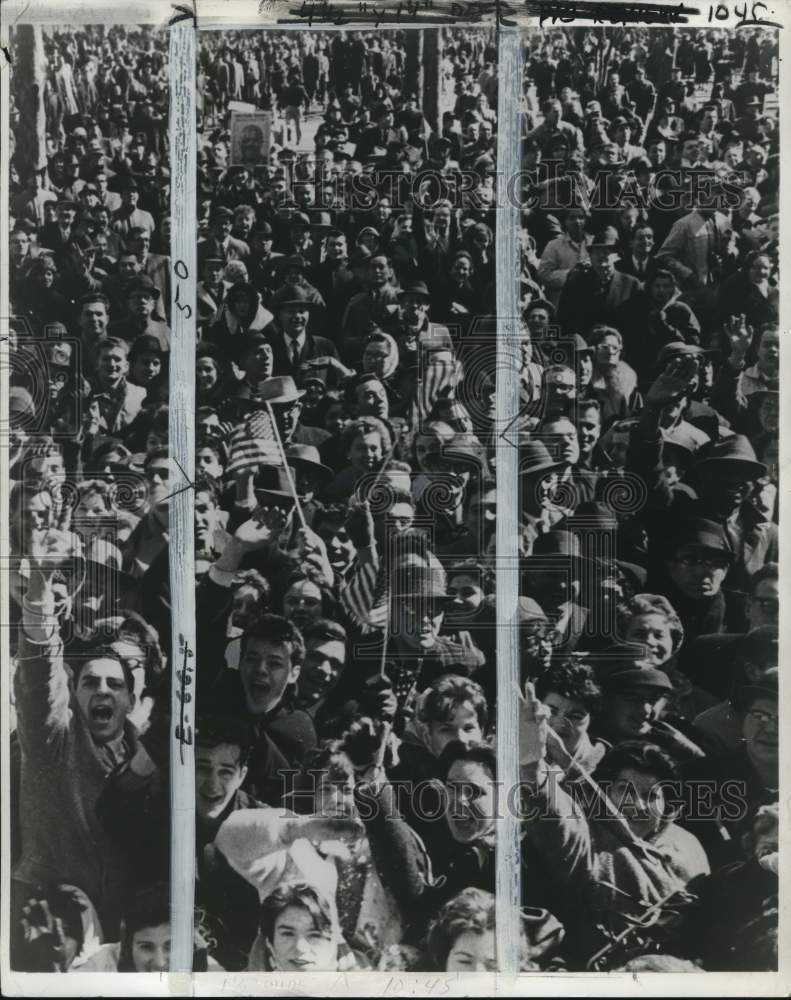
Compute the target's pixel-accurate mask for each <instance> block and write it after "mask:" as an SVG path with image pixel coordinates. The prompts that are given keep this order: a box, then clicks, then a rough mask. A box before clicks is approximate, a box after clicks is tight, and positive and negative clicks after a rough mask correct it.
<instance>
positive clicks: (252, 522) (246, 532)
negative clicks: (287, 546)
mask: <svg viewBox="0 0 791 1000" xmlns="http://www.w3.org/2000/svg"><path fill="white" fill-rule="evenodd" d="M287 520H288V515H287V514H286V512H285V511H284V510H281V509H280V507H257V508H256V509H255V510H254V511H253V514H252V517H251V518H250V519H249V521H245V522H244V523H242V524H240V525H239V527H238V528H237V529H236V531H235V532H234V534H233V537H234V538H235V539H236V541H237V543H238V544H239V545H241V546H242V547H243V548H245V549H248V550H249V551H250V552H253V551H255V550H256V549H261V548H263V547H264V545H266V544H267V543H269V542H272V541H277V539H278V537H279V535H280V533H281V531H283V529H284V528H285V526H286V522H287Z"/></svg>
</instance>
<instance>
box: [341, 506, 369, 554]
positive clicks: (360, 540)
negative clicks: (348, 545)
mask: <svg viewBox="0 0 791 1000" xmlns="http://www.w3.org/2000/svg"><path fill="white" fill-rule="evenodd" d="M346 529H347V531H348V532H349V534H350V535H351V537H352V539H353V540H354V544H355V545H356V546H357V548H358V549H364V548H368V547H370V546H373V545H375V544H376V534H375V530H374V516H373V513H372V512H371V504H370V503H369V502H368V501H367V500H356V499H354V498H352V499H351V500H350V501H349V514H348V518H347V522H346Z"/></svg>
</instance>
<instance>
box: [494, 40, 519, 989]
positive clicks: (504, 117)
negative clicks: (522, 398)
mask: <svg viewBox="0 0 791 1000" xmlns="http://www.w3.org/2000/svg"><path fill="white" fill-rule="evenodd" d="M520 40H521V36H520V34H519V32H518V31H517V30H516V29H515V28H501V29H500V32H499V63H498V78H499V91H498V103H497V237H496V238H497V244H496V245H497V433H498V434H501V435H502V432H503V431H504V430H505V428H506V427H507V426H508V424H509V422H510V421H511V420H513V418H514V416H515V415H516V414H517V413H518V411H519V364H518V363H517V361H516V357H515V346H516V345H517V344H518V341H517V333H518V331H517V330H516V328H515V324H516V317H517V316H518V315H519V281H518V274H519V245H518V233H519V209H518V206H517V204H516V201H515V199H514V197H513V196H512V195H511V194H510V188H511V186H512V183H511V182H512V181H513V180H514V179H515V178H516V177H517V175H518V173H519V170H520V168H521V162H520V160H521V144H520V141H519V139H520V130H521V121H522V115H521V114H520V111H521V106H522V105H521V95H522V58H521V45H520ZM509 437H510V435H509ZM515 440H516V438H515ZM518 466H519V452H518V448H517V447H516V445H511V444H510V443H509V442H508V441H507V440H506V439H505V438H504V437H502V436H501V437H499V438H498V440H497V496H498V504H497V780H498V781H499V782H500V788H501V801H500V808H499V820H498V823H497V853H496V858H497V880H496V883H497V943H498V947H499V956H498V957H499V963H500V970H501V972H503V973H516V972H518V971H519V936H520V935H519V929H520V928H519V910H520V903H521V881H522V880H521V874H522V873H521V864H520V849H519V841H520V825H519V820H518V818H517V816H516V815H515V810H514V809H513V808H509V802H510V801H511V799H512V797H513V790H514V789H515V788H516V786H517V784H518V781H519V768H518V763H519V762H518V759H517V757H518V754H517V750H516V748H517V747H518V746H519V706H518V701H517V698H516V697H515V690H516V689H515V687H514V685H517V686H518V684H519V645H518V644H519V635H518V632H517V629H516V604H517V596H518V594H519V549H518V537H519V531H518V529H519V510H518V506H519V505H518V503H516V502H515V498H516V497H517V496H518V485H519V484H518Z"/></svg>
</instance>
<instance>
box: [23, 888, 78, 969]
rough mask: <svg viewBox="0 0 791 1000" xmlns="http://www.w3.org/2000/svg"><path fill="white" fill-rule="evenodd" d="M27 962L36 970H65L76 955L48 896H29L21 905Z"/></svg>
mask: <svg viewBox="0 0 791 1000" xmlns="http://www.w3.org/2000/svg"><path fill="white" fill-rule="evenodd" d="M22 936H23V939H24V942H25V951H26V952H27V961H26V963H25V964H26V965H27V966H28V967H29V968H30V969H31V970H32V971H35V972H65V971H66V970H67V969H68V967H69V965H70V964H71V961H72V960H73V958H74V956H73V955H69V941H68V939H67V938H66V933H65V931H64V929H63V921H62V920H61V918H60V917H53V916H52V913H51V911H50V908H49V903H48V902H47V900H46V899H29V900H28V901H27V904H26V905H25V906H24V907H23V908H22Z"/></svg>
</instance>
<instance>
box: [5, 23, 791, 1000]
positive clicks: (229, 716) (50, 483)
mask: <svg viewBox="0 0 791 1000" xmlns="http://www.w3.org/2000/svg"><path fill="white" fill-rule="evenodd" d="M780 34H781V32H780V30H779V29H777V28H774V27H769V26H762V25H760V24H759V25H755V26H750V25H748V26H746V27H743V28H742V29H740V30H738V31H735V30H728V29H724V28H719V27H716V26H714V25H709V26H705V27H696V26H676V27H661V28H659V27H656V28H655V27H648V26H645V25H637V24H632V25H629V26H626V27H616V26H612V25H610V26H607V27H600V26H597V27H584V26H558V25H554V26H551V25H549V24H547V25H545V26H544V27H542V29H541V30H533V29H529V30H528V29H525V30H523V31H521V32H520V43H521V56H520V58H521V65H520V73H519V81H518V82H519V87H518V88H517V90H516V92H515V93H514V94H513V95H512V100H511V102H509V103H508V104H506V106H503V101H502V96H501V95H502V94H503V93H504V90H503V81H502V80H499V79H498V67H500V65H501V52H502V49H501V48H500V45H501V39H500V38H499V36H498V30H497V28H496V27H495V26H493V25H489V24H484V23H480V24H470V25H465V24H463V23H461V22H459V23H456V24H445V25H443V26H442V27H441V28H440V27H424V28H420V29H415V28H411V29H409V30H407V29H404V28H400V27H398V26H397V25H392V24H382V25H381V26H378V27H377V28H376V29H374V28H373V27H371V26H370V25H364V24H363V25H360V26H356V25H355V26H344V27H342V28H339V27H333V26H332V25H322V24H315V25H312V26H311V27H310V29H309V30H307V29H306V30H302V29H301V30H288V29H286V28H282V27H277V26H267V27H265V28H252V27H250V28H236V27H232V26H228V27H222V28H221V29H218V28H216V27H214V28H212V29H211V30H209V29H206V30H201V29H200V25H199V24H198V26H197V29H196V31H195V40H194V45H195V53H196V56H197V60H196V68H195V88H194V99H195V103H196V107H197V120H196V123H195V128H196V134H197V156H196V167H197V172H196V175H195V177H194V178H192V177H191V180H192V181H194V186H193V189H194V190H195V191H196V194H197V198H196V203H195V206H194V213H195V215H194V227H192V228H191V229H190V232H191V233H192V232H194V234H195V261H196V265H197V270H196V273H195V274H188V271H187V265H186V264H185V262H184V261H182V260H176V259H174V257H179V253H178V252H175V253H172V246H171V225H172V224H173V225H174V226H175V221H174V222H173V223H172V222H171V180H172V177H171V170H173V171H175V169H176V167H175V161H176V160H177V158H178V157H177V155H176V152H177V151H176V149H175V147H174V136H173V133H172V132H171V131H170V130H169V127H168V121H169V113H170V111H171V110H172V108H171V101H172V100H173V97H172V95H173V92H174V91H173V90H171V84H170V76H169V73H170V67H169V61H168V60H169V49H168V45H169V41H168V32H167V30H165V29H162V28H159V27H154V26H146V25H134V26H132V25H129V26H123V25H117V24H90V23H88V24H83V25H74V24H69V25H66V24H63V25H57V26H55V25H50V24H47V25H45V26H44V27H41V26H40V25H36V26H34V25H31V24H26V23H23V22H22V23H20V24H18V25H17V26H16V27H15V28H14V30H13V31H12V32H11V33H10V36H9V37H10V51H11V52H12V56H13V73H12V74H11V78H10V92H9V107H10V117H9V120H10V132H9V136H8V137H7V138H8V140H9V148H8V151H7V153H6V156H7V162H8V165H9V191H8V195H9V202H8V216H9V226H8V254H7V260H8V282H7V286H8V290H9V305H10V311H11V314H12V315H13V317H14V321H13V324H12V336H11V337H10V340H9V344H8V349H9V352H10V356H11V357H12V363H11V365H10V369H9V370H10V375H9V380H8V404H9V422H8V427H9V447H8V449H7V451H8V457H7V463H8V485H9V492H8V508H7V509H8V524H9V535H8V537H9V540H10V544H9V551H8V553H7V554H8V556H9V560H8V566H9V567H10V569H9V571H8V574H7V575H8V583H9V586H8V588H7V592H8V596H9V600H8V615H9V618H8V621H9V623H10V626H11V627H10V628H9V629H8V630H7V631H8V633H9V647H8V651H9V659H10V664H9V668H8V672H7V678H8V679H9V684H8V686H7V687H5V688H4V691H3V697H4V699H7V701H8V705H9V706H10V726H9V727H8V732H7V733H6V734H5V737H6V742H4V744H3V749H4V754H3V756H7V758H8V774H9V776H10V793H9V799H10V809H9V812H8V823H7V827H8V830H9V836H8V844H7V848H8V849H9V850H10V855H11V868H10V887H9V890H8V903H9V905H8V912H7V913H4V915H3V919H4V920H7V921H8V928H9V938H10V968H11V969H13V970H14V971H16V972H27V973H33V972H39V973H41V972H53V973H54V972H57V973H61V974H69V975H78V974H81V973H88V972H105V973H106V972H159V973H162V972H166V971H169V970H171V959H170V948H171V934H172V929H173V917H172V913H171V905H170V903H171V896H170V892H171V886H172V882H173V880H174V878H175V877H176V875H175V873H174V872H173V871H172V861H171V823H172V820H173V817H172V812H173V810H172V807H171V795H172V792H173V787H172V785H173V781H174V780H176V779H174V777H173V775H174V773H177V770H178V769H176V772H174V770H173V768H172V766H171V762H172V758H173V755H178V754H179V745H180V743H182V744H188V745H189V747H190V760H192V755H194V834H195V836H194V841H195V845H194V846H195V854H194V869H195V898H194V921H193V928H194V955H193V971H196V972H197V971H224V972H226V973H243V972H257V973H264V972H270V973H280V974H288V975H289V981H290V977H291V976H297V974H299V973H302V972H334V973H351V972H359V973H365V972H371V973H373V972H404V973H407V972H414V973H432V974H440V973H459V972H489V973H494V972H498V971H503V960H502V955H503V951H502V949H503V935H504V932H503V929H502V928H500V927H499V926H498V922H497V921H498V919H502V914H503V912H504V911H503V909H502V907H499V906H498V897H497V894H496V886H497V887H500V886H501V881H500V880H498V878H497V873H498V864H502V860H501V859H500V860H499V861H498V856H499V855H500V854H501V853H502V852H501V851H498V846H499V847H502V842H500V841H499V840H498V838H499V837H500V835H501V831H502V830H503V823H502V817H503V814H504V812H505V811H506V810H508V812H509V813H510V814H511V817H513V816H515V817H516V820H517V825H518V841H515V846H516V851H515V852H514V855H513V856H514V857H515V858H516V859H517V864H518V868H519V881H518V885H519V888H518V893H519V898H518V900H517V908H516V914H517V915H516V916H515V918H514V920H515V924H514V927H515V928H516V939H517V942H518V945H517V946H518V961H517V964H518V971H523V972H533V973H539V972H544V973H553V972H565V973H568V972H628V973H642V972H652V971H666V972H682V971H684V972H725V973H740V972H767V973H768V972H776V971H777V970H778V968H779V966H778V962H779V959H778V921H779V914H780V905H779V869H780V847H779V826H780V822H781V820H780V798H781V793H780V784H781V780H780V761H779V751H778V746H779V732H780V709H779V699H780V694H779V692H780V685H779V649H780V642H779V631H778V622H779V606H780V589H779V577H780V567H779V562H780V519H779V508H780V500H781V494H780V490H781V486H780V476H779V466H780V458H779V428H780V339H781V324H780V275H779V270H780V223H779V217H780V190H779V176H780V156H781V149H780V124H779V118H780V112H779V108H780V103H779V98H780ZM506 119H507V120H508V123H509V124H508V133H509V134H510V133H511V131H512V126H511V121H512V119H513V120H514V121H517V120H518V124H519V137H518V146H519V150H518V152H519V161H520V169H519V170H518V171H517V174H518V176H517V177H516V181H517V183H510V184H508V185H504V184H503V183H502V177H500V176H499V175H498V155H501V152H502V143H501V142H500V139H501V138H502V133H503V131H504V130H505V125H504V122H505V121H506ZM512 180H513V178H512ZM506 187H507V188H508V190H509V191H510V195H509V197H511V196H512V197H513V199H515V202H516V204H514V203H511V204H510V205H509V207H508V214H507V218H508V219H509V220H512V222H513V223H514V224H515V226H516V228H517V231H516V238H517V246H518V262H517V263H518V278H517V281H518V289H515V291H517V292H518V294H517V295H516V301H518V303H519V315H518V317H517V319H516V321H515V322H514V323H513V324H512V325H513V326H514V331H515V334H514V338H513V339H514V340H515V349H514V352H513V355H514V358H515V360H514V361H513V364H512V368H513V371H511V370H509V372H508V374H507V377H508V378H510V379H512V381H513V383H514V384H516V385H518V396H519V408H518V412H516V413H514V414H512V415H511V417H510V419H509V423H508V427H507V428H506V429H505V432H504V429H503V425H502V421H501V413H499V411H498V387H500V385H501V383H500V380H501V379H504V378H506V375H504V373H503V369H502V359H503V356H504V351H503V329H504V327H503V322H502V320H503V316H502V315H498V301H500V302H501V301H502V295H501V292H502V289H501V287H499V286H500V283H501V281H502V275H503V274H504V273H506V272H505V271H504V269H503V268H502V266H501V263H502V258H500V261H498V246H497V244H498V236H499V235H502V231H501V230H500V231H498V227H501V226H502V225H503V219H504V218H506V215H505V214H504V206H503V205H501V204H500V202H499V200H498V199H499V198H500V197H501V194H502V191H504V190H505V189H506ZM191 211H192V208H190V212H191ZM174 220H175V210H174ZM509 224H511V223H509ZM174 232H176V233H178V232H179V230H175V229H174ZM173 245H174V246H175V245H176V242H175V238H174V243H173ZM500 253H502V251H500ZM187 278H189V282H188V281H187ZM177 286H178V287H177ZM186 288H189V289H190V291H189V292H188V294H187V298H185V295H184V289H186ZM193 288H194V296H193V293H192V292H193ZM185 310H189V315H188V316H186V319H187V320H189V331H190V338H192V336H193V333H194V370H195V380H194V413H192V414H191V417H192V420H191V429H192V430H193V431H194V441H195V450H194V470H195V473H194V476H193V477H188V476H187V475H186V472H185V469H184V467H183V466H182V464H181V463H179V462H178V461H177V460H176V457H177V456H176V453H175V452H174V446H173V420H171V416H173V415H174V414H175V413H176V412H177V410H176V404H175V395H174V394H175V390H174V388H173V387H174V385H177V384H178V381H179V374H178V364H177V361H176V358H177V356H178V355H177V353H176V350H175V347H176V344H177V343H180V341H179V340H178V339H177V338H178V337H180V336H181V334H180V333H179V329H180V324H183V322H184V321H185ZM509 323H510V320H509ZM190 343H191V341H190ZM190 351H192V347H190ZM171 354H172V356H173V364H172V370H171ZM182 379H183V375H182ZM189 382H190V390H192V379H191V377H190V379H189ZM171 407H173V409H171ZM174 419H175V417H174ZM504 448H509V449H515V450H516V453H517V456H518V463H517V464H518V473H517V481H516V487H515V488H514V489H511V490H510V491H508V492H506V491H504V490H503V488H502V481H503V480H502V479H501V478H500V473H501V471H502V464H503V463H502V456H503V449H504ZM189 453H190V454H191V453H192V449H191V448H190V449H189ZM509 454H510V453H509ZM498 456H499V457H500V462H499V463H498ZM498 465H500V469H498ZM190 467H192V465H190ZM498 484H499V485H498ZM184 491H188V494H189V497H190V504H191V510H192V514H191V517H192V519H193V522H194V560H192V559H189V560H184V562H183V563H182V564H181V566H180V567H179V572H178V573H176V572H175V571H174V563H178V562H180V554H179V553H176V552H174V546H173V544H172V541H173V537H174V531H173V522H172V520H171V518H172V517H173V514H172V510H173V507H172V499H173V497H174V496H176V495H180V494H181V493H183V492H184ZM498 507H499V508H500V511H501V512H502V511H503V510H505V508H506V507H507V508H508V510H509V512H510V513H513V511H514V510H515V511H516V517H517V524H518V531H517V533H516V538H514V539H512V540H511V542H512V544H513V556H514V558H513V560H512V561H511V562H509V563H508V566H509V567H510V566H511V565H512V563H513V565H514V566H515V567H516V570H515V572H514V578H516V579H517V580H518V592H517V593H516V595H515V609H516V610H515V614H514V616H513V618H512V619H511V621H510V624H508V625H507V626H504V625H503V622H504V621H505V618H504V615H503V612H502V607H498V597H500V598H501V599H502V592H500V594H498V589H499V586H500V584H499V581H500V580H502V579H503V576H502V568H503V565H504V556H503V552H502V551H500V548H499V547H498V535H497V513H498ZM190 530H192V529H190ZM4 555H5V553H4ZM508 558H510V555H509V557H508ZM506 561H507V560H506ZM185 566H186V572H187V574H188V578H189V583H188V585H189V588H190V594H192V592H193V590H194V602H195V618H194V623H192V624H193V625H194V631H193V632H192V634H193V635H194V637H195V642H194V649H193V648H191V647H189V644H187V643H186V642H184V643H182V644H181V645H180V646H179V648H174V647H175V646H176V642H175V640H174V638H173V636H174V612H173V601H175V599H176V597H177V596H178V586H179V584H177V583H176V581H178V580H181V581H183V580H184V572H185ZM172 588H173V589H172ZM172 598H173V601H172ZM175 617H176V619H178V616H177V615H176V616H175ZM503 627H508V628H511V629H513V630H514V632H515V634H516V636H517V638H518V652H517V654H516V658H515V660H514V676H513V679H512V680H513V683H512V684H511V685H510V686H509V687H508V688H507V689H505V690H504V689H503V687H502V682H501V680H500V681H499V682H498V678H500V679H501V678H502V677H503V676H504V672H503V669H502V662H501V658H502V657H504V656H506V655H507V654H506V649H507V644H506V643H504V642H503V640H502V634H501V633H500V629H502V628H503ZM177 633H178V629H176V634H177ZM176 678H178V679H179V680H180V683H181V685H182V687H181V692H180V694H179V698H180V700H181V703H182V707H185V706H189V711H188V713H187V712H185V713H183V717H182V718H181V719H178V718H176V717H175V716H174V710H173V708H172V703H173V691H174V679H176ZM504 701H505V702H508V703H509V705H512V706H513V705H516V706H517V708H518V715H519V720H518V721H519V725H518V733H517V732H516V731H514V732H513V733H511V732H508V733H504V729H503V726H502V719H503V718H505V713H504V712H503V703H504ZM187 715H188V717H189V726H187V725H186V724H185V718H186V717H187ZM174 732H175V733H177V739H176V740H175V742H174ZM504 745H505V746H506V751H505V752H511V753H512V756H513V765H514V773H517V774H518V778H517V782H518V783H517V784H516V785H515V787H508V788H504V787H503V782H502V780H499V779H498V774H499V772H500V771H501V769H502V768H501V761H502V758H503V753H504ZM190 766H191V765H190ZM191 795H192V792H190V796H191ZM191 838H192V834H191V833H190V843H191V842H192V839H191ZM509 850H510V847H509ZM503 851H504V848H503ZM189 940H190V939H189V938H188V939H187V943H188V944H189ZM97 981H98V980H97ZM294 982H295V983H297V982H298V978H297V979H295V980H294ZM295 988H296V987H295Z"/></svg>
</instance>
